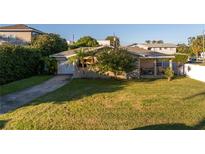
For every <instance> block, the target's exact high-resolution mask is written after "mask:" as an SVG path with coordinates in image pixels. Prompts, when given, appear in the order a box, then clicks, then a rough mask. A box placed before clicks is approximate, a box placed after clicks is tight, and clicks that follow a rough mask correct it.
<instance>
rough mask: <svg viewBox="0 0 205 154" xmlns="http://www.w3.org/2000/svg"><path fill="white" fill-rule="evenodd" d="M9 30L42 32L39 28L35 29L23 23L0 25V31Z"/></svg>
mask: <svg viewBox="0 0 205 154" xmlns="http://www.w3.org/2000/svg"><path fill="white" fill-rule="evenodd" d="M10 31H15V32H16V31H18V32H21V31H23V32H37V33H43V32H42V31H40V30H37V29H35V28H32V27H29V26H27V25H24V24H17V25H10V26H2V27H0V32H10Z"/></svg>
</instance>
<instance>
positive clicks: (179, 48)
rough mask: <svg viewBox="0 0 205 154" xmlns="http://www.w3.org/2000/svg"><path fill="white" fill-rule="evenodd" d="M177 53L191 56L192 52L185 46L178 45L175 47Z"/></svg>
mask: <svg viewBox="0 0 205 154" xmlns="http://www.w3.org/2000/svg"><path fill="white" fill-rule="evenodd" d="M177 53H186V54H191V53H192V50H191V48H190V47H189V46H188V45H186V44H178V45H177Z"/></svg>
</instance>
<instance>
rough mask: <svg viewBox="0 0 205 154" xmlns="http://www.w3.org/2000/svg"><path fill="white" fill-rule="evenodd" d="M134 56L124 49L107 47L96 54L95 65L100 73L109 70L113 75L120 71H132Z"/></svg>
mask: <svg viewBox="0 0 205 154" xmlns="http://www.w3.org/2000/svg"><path fill="white" fill-rule="evenodd" d="M134 62H135V61H134V58H133V57H132V56H131V55H130V54H129V53H128V52H127V50H124V49H117V50H115V49H107V50H104V51H102V52H101V53H100V54H99V55H98V56H97V67H98V69H99V71H100V72H101V73H105V72H108V71H111V72H113V73H114V75H115V77H116V76H117V74H119V73H122V72H130V71H132V70H133V69H134V68H135V66H134Z"/></svg>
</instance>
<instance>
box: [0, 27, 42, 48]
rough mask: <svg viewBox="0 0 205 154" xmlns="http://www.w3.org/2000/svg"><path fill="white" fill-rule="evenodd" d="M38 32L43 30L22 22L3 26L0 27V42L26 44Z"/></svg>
mask: <svg viewBox="0 0 205 154" xmlns="http://www.w3.org/2000/svg"><path fill="white" fill-rule="evenodd" d="M39 34H43V32H41V31H40V30H37V29H35V28H32V27H29V26H27V25H23V24H18V25H11V26H3V27H0V44H2V43H11V44H27V43H30V42H31V40H32V38H33V37H35V36H36V35H39Z"/></svg>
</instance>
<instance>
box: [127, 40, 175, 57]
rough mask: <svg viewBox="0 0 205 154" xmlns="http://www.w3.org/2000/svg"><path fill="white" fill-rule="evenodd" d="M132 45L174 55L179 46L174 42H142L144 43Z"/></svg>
mask: <svg viewBox="0 0 205 154" xmlns="http://www.w3.org/2000/svg"><path fill="white" fill-rule="evenodd" d="M130 47H139V48H142V49H146V50H150V51H155V52H160V53H163V54H169V55H173V54H175V53H176V48H177V46H176V45H175V44H172V43H154V44H153V43H150V44H146V43H142V44H133V45H131V46H130Z"/></svg>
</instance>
